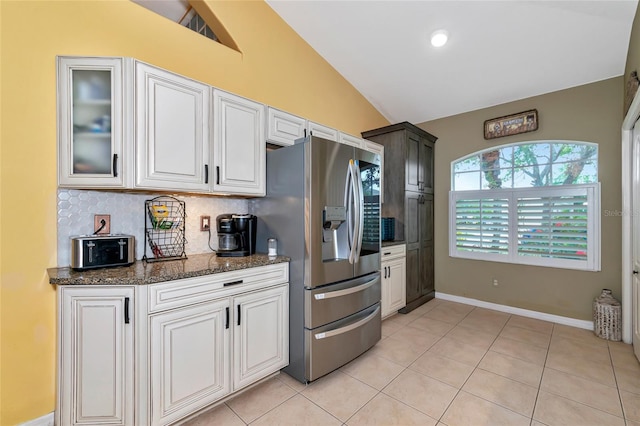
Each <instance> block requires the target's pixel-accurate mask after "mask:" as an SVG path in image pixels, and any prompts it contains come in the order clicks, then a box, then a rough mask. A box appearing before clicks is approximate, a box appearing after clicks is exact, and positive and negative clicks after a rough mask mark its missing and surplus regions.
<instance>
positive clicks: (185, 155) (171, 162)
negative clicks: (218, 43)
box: [135, 62, 210, 192]
mask: <svg viewBox="0 0 640 426" xmlns="http://www.w3.org/2000/svg"><path fill="white" fill-rule="evenodd" d="M135 82H136V94H135V109H136V144H135V145H136V183H135V186H136V187H138V188H148V189H171V190H178V191H205V192H206V191H208V190H209V187H210V185H209V176H208V172H209V170H208V169H209V162H210V158H209V145H210V133H209V114H210V112H209V102H210V87H209V86H207V85H206V84H203V83H199V82H197V81H194V80H191V79H188V78H186V77H182V76H180V75H177V74H174V73H171V72H168V71H165V70H163V69H160V68H157V67H154V66H152V65H148V64H145V63H142V62H136V63H135Z"/></svg>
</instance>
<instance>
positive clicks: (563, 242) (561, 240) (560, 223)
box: [449, 184, 600, 271]
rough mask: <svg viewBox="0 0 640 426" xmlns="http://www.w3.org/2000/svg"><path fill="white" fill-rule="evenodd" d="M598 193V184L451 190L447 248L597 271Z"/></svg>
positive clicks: (482, 256)
mask: <svg viewBox="0 0 640 426" xmlns="http://www.w3.org/2000/svg"><path fill="white" fill-rule="evenodd" d="M599 194H600V192H599V185H598V184H589V185H568V186H554V187H544V188H524V189H517V190H516V189H500V190H494V191H487V190H480V191H457V192H456V191H452V192H450V195H449V198H450V203H449V205H450V206H451V209H450V210H451V212H450V220H449V222H450V241H449V254H450V255H451V256H453V257H462V258H470V259H480V260H491V261H498V262H510V263H521V264H528V265H539V266H550V267H557V268H570V269H583V270H590V271H598V270H600V255H599V254H600V231H599V229H600V224H599V218H600V195H599ZM498 195H499V196H498Z"/></svg>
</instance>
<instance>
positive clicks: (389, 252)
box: [380, 244, 407, 262]
mask: <svg viewBox="0 0 640 426" xmlns="http://www.w3.org/2000/svg"><path fill="white" fill-rule="evenodd" d="M380 253H381V256H380V260H381V261H382V262H384V261H385V260H389V259H394V258H396V257H404V256H406V254H407V246H406V245H405V244H398V245H395V246H388V247H382V248H381V249H380Z"/></svg>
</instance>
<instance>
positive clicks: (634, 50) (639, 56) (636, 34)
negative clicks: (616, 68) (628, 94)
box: [624, 7, 640, 86]
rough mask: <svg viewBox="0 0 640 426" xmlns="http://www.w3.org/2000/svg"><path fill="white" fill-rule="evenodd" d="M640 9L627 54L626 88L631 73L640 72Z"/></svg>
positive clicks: (634, 21)
mask: <svg viewBox="0 0 640 426" xmlns="http://www.w3.org/2000/svg"><path fill="white" fill-rule="evenodd" d="M638 15H640V7H639V8H638V9H636V16H635V19H634V20H633V27H632V28H631V39H630V40H629V50H628V52H627V65H626V67H625V70H624V83H625V86H626V83H627V80H628V79H629V73H631V71H639V72H640V19H639V18H638Z"/></svg>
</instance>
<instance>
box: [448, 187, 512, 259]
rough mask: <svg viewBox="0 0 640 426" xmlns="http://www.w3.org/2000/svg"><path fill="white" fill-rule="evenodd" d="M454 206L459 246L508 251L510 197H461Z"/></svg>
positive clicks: (492, 251)
mask: <svg viewBox="0 0 640 426" xmlns="http://www.w3.org/2000/svg"><path fill="white" fill-rule="evenodd" d="M455 206H456V213H455V216H456V247H457V249H458V250H460V251H472V252H477V253H495V254H505V255H506V254H508V251H509V200H508V199H504V198H503V199H491V198H489V199H461V200H456V202H455Z"/></svg>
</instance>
